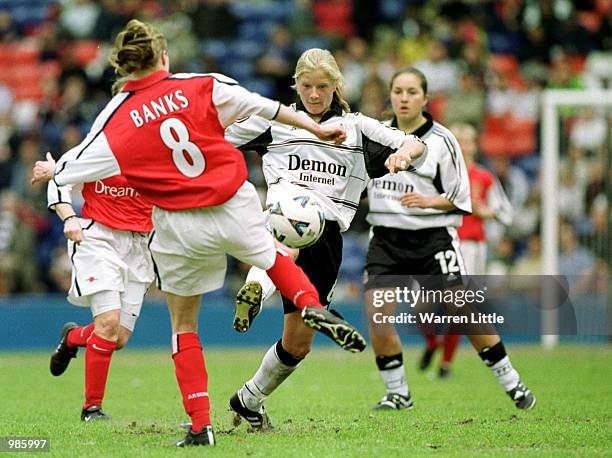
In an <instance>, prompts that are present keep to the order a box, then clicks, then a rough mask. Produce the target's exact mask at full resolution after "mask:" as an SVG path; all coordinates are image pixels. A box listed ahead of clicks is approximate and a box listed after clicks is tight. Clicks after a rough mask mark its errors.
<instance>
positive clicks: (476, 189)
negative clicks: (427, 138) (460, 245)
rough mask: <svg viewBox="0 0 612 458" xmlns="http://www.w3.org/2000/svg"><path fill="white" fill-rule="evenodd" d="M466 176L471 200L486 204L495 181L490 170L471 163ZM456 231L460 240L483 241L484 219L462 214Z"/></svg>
mask: <svg viewBox="0 0 612 458" xmlns="http://www.w3.org/2000/svg"><path fill="white" fill-rule="evenodd" d="M468 178H469V180H470V193H471V196H472V200H474V201H477V202H482V203H485V204H486V203H487V194H488V193H489V189H490V188H491V185H493V183H494V181H495V178H494V177H493V175H492V174H491V172H489V171H488V170H487V169H484V168H482V167H479V166H478V165H477V164H476V163H472V165H471V166H470V168H469V169H468ZM457 232H458V234H459V239H461V240H477V241H483V240H485V232H484V221H483V220H482V219H480V218H479V217H477V216H476V215H474V214H473V213H472V214H471V215H464V216H463V224H462V225H461V226H460V227H459V228H458V229H457Z"/></svg>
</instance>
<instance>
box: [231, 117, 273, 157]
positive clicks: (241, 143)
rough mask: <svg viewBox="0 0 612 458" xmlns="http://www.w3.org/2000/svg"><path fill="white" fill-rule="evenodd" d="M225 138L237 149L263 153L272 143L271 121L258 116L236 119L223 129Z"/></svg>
mask: <svg viewBox="0 0 612 458" xmlns="http://www.w3.org/2000/svg"><path fill="white" fill-rule="evenodd" d="M225 139H226V140H227V141H228V142H230V143H231V144H232V145H234V146H235V147H237V148H239V149H242V150H244V151H246V150H253V151H257V152H258V153H259V154H261V155H263V154H265V153H266V152H267V147H268V145H269V144H270V143H272V131H271V123H270V121H268V120H267V119H264V118H262V117H260V116H250V117H248V118H246V119H241V120H238V121H236V122H235V123H233V124H232V125H230V126H229V127H228V128H227V129H225Z"/></svg>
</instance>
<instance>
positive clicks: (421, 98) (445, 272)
mask: <svg viewBox="0 0 612 458" xmlns="http://www.w3.org/2000/svg"><path fill="white" fill-rule="evenodd" d="M390 92H391V93H390V98H391V107H392V110H393V115H394V116H393V119H392V120H391V122H390V124H391V125H392V126H394V127H397V128H399V129H401V130H402V131H404V132H408V133H411V134H414V135H418V136H419V137H422V138H423V140H424V141H425V143H427V148H428V155H427V160H426V161H425V163H424V164H423V165H422V166H421V168H420V169H419V173H418V175H417V174H408V173H399V174H396V175H393V176H391V175H387V176H384V177H382V178H378V179H375V180H372V182H371V183H370V184H369V185H368V200H369V206H370V209H369V213H368V217H367V219H368V222H369V223H370V224H371V225H372V232H373V236H372V238H371V239H370V244H369V247H368V254H367V260H366V266H365V273H366V278H367V284H366V290H367V293H366V294H367V295H369V296H370V297H371V295H372V292H373V289H374V288H378V287H381V286H383V287H395V286H398V285H396V284H395V283H394V282H395V281H396V278H397V277H395V278H393V277H390V276H398V275H420V276H425V280H423V282H422V283H423V284H421V285H420V286H421V287H424V288H425V289H428V290H441V289H445V288H453V287H458V286H460V285H461V275H462V274H465V269H464V265H463V258H462V257H461V251H460V250H459V241H458V238H457V230H456V228H457V227H458V226H459V225H460V224H461V220H462V215H463V214H469V213H471V211H472V207H471V202H470V187H469V186H470V185H469V181H468V175H467V171H466V168H465V163H464V161H463V158H462V156H461V151H460V148H459V145H458V144H457V140H456V139H455V137H454V135H453V134H452V133H451V132H450V131H449V130H448V129H446V128H445V127H444V126H442V125H441V124H439V123H437V122H435V121H434V120H433V119H432V118H431V115H429V113H427V112H425V111H424V109H425V106H426V105H427V101H428V99H427V80H426V78H425V75H423V73H422V72H421V71H419V70H418V69H415V68H406V69H402V70H400V71H398V72H397V73H396V74H395V75H394V76H393V78H392V79H391V85H390ZM421 278H423V277H421ZM389 279H390V280H391V283H389V284H386V283H385V282H386V281H388V280H389ZM366 302H369V301H368V300H366ZM393 312H394V304H389V307H388V309H387V310H385V314H392V313H393ZM372 324H373V323H372V322H371V321H370V338H371V341H372V348H373V350H374V354H375V355H376V365H377V366H378V369H379V371H380V374H381V376H382V379H383V381H384V383H385V386H386V388H387V394H386V395H385V396H384V397H383V398H382V400H381V401H380V402H379V403H378V404H377V405H376V408H377V409H406V408H411V407H412V405H413V402H412V397H411V395H410V391H409V389H408V383H407V381H406V378H405V375H404V364H403V358H402V347H401V341H400V338H399V336H398V335H397V331H396V329H395V327H394V326H393V325H392V324H388V323H387V324H377V325H374V326H373V325H372ZM490 330H491V332H490V334H491V335H470V336H468V339H469V340H470V342H471V343H472V346H473V347H474V349H476V351H477V352H478V354H479V356H480V357H481V358H482V360H483V361H484V362H485V364H486V365H487V366H489V367H490V368H491V370H492V371H493V374H494V375H495V377H496V378H497V380H498V382H499V383H500V384H501V385H502V386H503V387H504V389H505V391H506V392H507V393H508V395H509V396H510V398H511V399H512V400H513V402H514V403H515V404H516V406H517V407H518V408H520V409H530V408H532V407H533V406H534V404H535V397H534V396H533V394H532V393H531V391H530V390H529V389H527V387H526V386H525V385H524V384H523V382H521V380H520V378H519V374H518V372H517V371H516V370H515V369H514V368H513V367H512V363H511V362H510V358H509V357H508V355H507V354H506V350H505V349H504V345H503V344H502V342H501V340H500V338H499V336H498V335H497V334H495V332H494V329H493V328H492V327H491V329H490ZM487 331H488V330H487Z"/></svg>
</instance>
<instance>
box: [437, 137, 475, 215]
mask: <svg viewBox="0 0 612 458" xmlns="http://www.w3.org/2000/svg"><path fill="white" fill-rule="evenodd" d="M434 129H436V128H434ZM435 133H436V134H437V135H439V136H440V137H442V140H443V141H442V146H441V151H440V156H439V167H438V170H439V173H440V180H439V182H440V184H441V186H442V190H443V192H442V196H443V197H446V198H447V199H448V200H449V201H451V203H452V204H453V205H454V206H455V207H457V209H458V210H459V211H460V212H462V213H468V214H469V213H472V201H471V198H470V180H469V178H468V174H467V168H466V166H465V161H464V160H463V154H461V148H460V147H459V143H458V142H457V139H456V138H455V136H454V135H453V134H452V133H451V132H450V131H449V130H447V129H445V130H443V131H442V130H436V131H435Z"/></svg>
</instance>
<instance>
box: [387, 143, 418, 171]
mask: <svg viewBox="0 0 612 458" xmlns="http://www.w3.org/2000/svg"><path fill="white" fill-rule="evenodd" d="M426 154H427V146H426V145H425V143H424V142H422V141H421V140H419V139H417V138H416V137H414V136H410V137H408V138H407V139H406V140H405V141H404V143H402V145H401V146H400V147H399V148H398V149H397V151H396V152H395V153H393V154H391V155H390V156H389V157H388V158H387V160H386V161H385V167H387V169H388V170H389V173H391V175H393V174H394V173H396V172H401V171H404V170H408V167H410V165H413V166H418V165H417V163H418V164H419V165H420V164H422V163H423V161H424V160H425V156H426Z"/></svg>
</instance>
